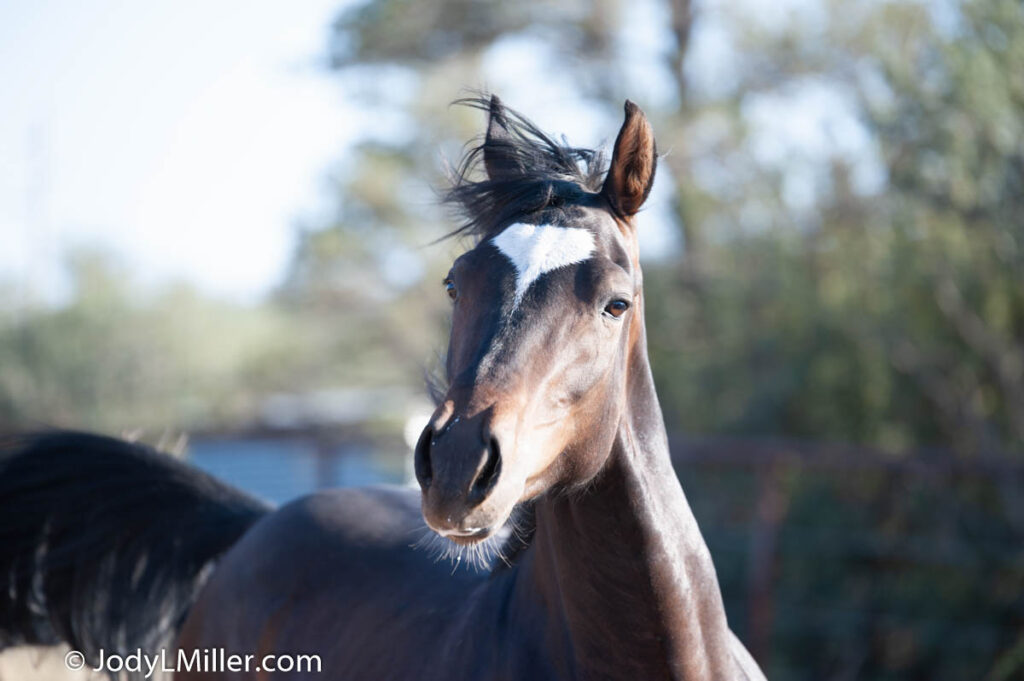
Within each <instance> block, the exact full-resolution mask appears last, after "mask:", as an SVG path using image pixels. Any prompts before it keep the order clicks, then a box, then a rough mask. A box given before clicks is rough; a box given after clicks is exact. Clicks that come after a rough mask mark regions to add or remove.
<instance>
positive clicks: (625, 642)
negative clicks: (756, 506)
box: [529, 316, 734, 680]
mask: <svg viewBox="0 0 1024 681" xmlns="http://www.w3.org/2000/svg"><path fill="white" fill-rule="evenodd" d="M634 324H639V325H640V326H639V333H638V338H637V340H636V341H635V342H634V343H633V346H632V350H631V357H630V365H629V386H628V399H627V407H626V413H625V415H624V417H623V419H622V422H621V424H620V426H619V429H618V432H617V434H616V437H615V441H614V444H613V446H612V449H611V452H610V454H609V456H608V460H607V464H606V466H605V468H604V469H603V470H602V472H601V473H600V474H599V476H598V477H597V479H596V480H595V481H594V483H593V484H592V485H591V486H589V487H588V488H587V490H586V491H585V492H581V493H576V494H562V495H549V496H548V497H546V498H544V499H542V500H540V501H538V502H537V505H536V513H537V532H536V535H535V538H534V543H533V553H534V555H533V556H532V557H531V558H532V560H530V561H529V566H530V569H531V571H532V572H533V575H532V576H533V577H534V579H533V580H531V586H532V587H533V588H536V589H538V590H539V591H540V594H541V598H542V601H543V604H544V608H545V610H546V612H547V615H548V616H549V618H551V619H552V620H553V621H554V622H556V626H557V629H558V630H560V631H563V634H564V638H563V642H564V644H567V645H568V646H569V647H570V648H571V655H570V658H571V659H572V660H573V662H572V664H573V667H574V668H573V670H571V671H572V673H573V675H577V676H579V677H582V678H629V679H634V680H635V679H661V678H664V679H687V680H690V679H720V678H730V677H732V676H733V674H734V672H733V667H732V661H731V657H730V654H729V650H728V642H729V636H730V634H729V631H728V625H727V623H726V618H725V611H724V609H723V606H722V599H721V594H720V592H719V588H718V580H717V577H716V576H715V570H714V566H713V565H712V562H711V558H710V555H709V553H708V550H707V546H706V545H705V543H704V540H703V538H702V537H701V534H700V531H699V530H698V528H697V522H696V520H695V518H694V517H693V513H692V512H691V511H690V507H689V504H688V503H687V501H686V497H685V496H684V495H683V490H682V488H681V487H680V485H679V481H678V480H677V478H676V476H675V473H674V472H673V469H672V465H671V461H670V459H669V451H668V439H667V436H666V433H665V426H664V422H663V420H662V416H661V409H660V407H659V405H658V399H657V395H656V394H655V390H654V381H653V379H652V377H651V372H650V366H649V364H648V361H647V350H646V341H645V335H644V331H643V322H642V316H641V317H638V318H637V319H636V320H635V321H634ZM562 627H564V630H563V629H562Z"/></svg>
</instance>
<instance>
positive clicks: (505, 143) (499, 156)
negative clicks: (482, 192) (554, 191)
mask: <svg viewBox="0 0 1024 681" xmlns="http://www.w3.org/2000/svg"><path fill="white" fill-rule="evenodd" d="M484 168H486V169H487V177H489V178H490V179H491V180H501V179H505V178H508V177H510V176H514V175H517V174H522V172H523V168H522V166H521V165H520V163H519V157H518V155H517V153H516V147H515V144H513V140H512V133H511V132H509V125H508V114H507V113H505V105H504V104H502V103H501V100H500V99H498V95H491V106H490V118H489V120H488V121H487V137H486V138H484Z"/></svg>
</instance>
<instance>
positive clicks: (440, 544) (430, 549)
mask: <svg viewBox="0 0 1024 681" xmlns="http://www.w3.org/2000/svg"><path fill="white" fill-rule="evenodd" d="M521 515H522V514H521V512H520V508H519V507H518V506H517V507H516V508H515V509H514V510H513V511H512V513H511V515H510V516H509V518H508V520H506V521H505V524H504V525H502V526H501V528H500V529H499V530H498V531H497V532H495V533H494V534H493V535H491V536H490V537H488V538H487V539H484V540H483V541H480V542H477V543H475V544H470V545H466V546H464V545H461V544H456V543H455V542H453V541H451V540H450V539H446V538H444V537H442V536H440V535H438V534H437V533H436V532H434V531H433V530H432V529H430V528H429V527H428V526H427V525H426V524H423V525H422V526H421V527H419V528H417V530H416V531H418V532H420V533H421V535H420V538H419V539H417V540H416V541H415V542H413V543H412V544H410V545H409V546H410V547H411V548H412V549H414V550H424V551H427V553H428V554H429V555H430V557H431V558H433V559H434V562H435V563H437V562H440V561H442V560H447V561H449V562H451V564H452V574H455V572H456V571H457V570H458V569H459V566H460V565H463V564H464V565H465V566H466V568H467V569H472V570H475V571H476V572H490V571H491V570H493V569H494V568H495V566H496V565H497V561H498V560H500V561H501V562H502V563H503V564H504V565H505V566H506V567H510V566H511V565H512V563H511V561H510V559H509V556H507V555H506V554H505V552H504V551H503V550H502V549H503V548H504V547H505V546H506V545H507V544H508V543H509V540H510V539H511V538H512V537H515V539H516V540H517V541H519V542H521V543H524V544H525V543H526V542H527V541H528V539H527V536H528V533H527V534H524V528H523V523H522V518H521ZM512 555H514V554H512Z"/></svg>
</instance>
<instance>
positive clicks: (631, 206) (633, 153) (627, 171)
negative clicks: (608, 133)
mask: <svg viewBox="0 0 1024 681" xmlns="http://www.w3.org/2000/svg"><path fill="white" fill-rule="evenodd" d="M657 164H658V153H657V149H656V148H655V145H654V130H653V129H652V128H651V124H650V123H649V122H648V121H647V116H645V115H644V112H643V111H641V110H640V107H638V106H637V105H636V104H634V103H633V102H631V101H629V100H628V99H627V100H626V120H625V122H623V124H622V129H621V130H619V136H618V137H617V138H616V140H615V150H614V151H613V152H612V162H611V165H610V166H609V167H608V176H607V177H606V178H605V181H604V186H603V187H602V188H601V193H602V194H604V196H605V198H607V199H608V201H609V203H611V204H612V207H613V208H615V210H616V211H617V212H618V213H619V214H620V215H622V216H623V217H627V218H628V217H630V216H632V215H635V214H636V212H637V211H638V210H640V206H642V205H643V204H644V201H646V200H647V195H648V194H650V193H651V185H653V184H654V169H655V167H656V166H657Z"/></svg>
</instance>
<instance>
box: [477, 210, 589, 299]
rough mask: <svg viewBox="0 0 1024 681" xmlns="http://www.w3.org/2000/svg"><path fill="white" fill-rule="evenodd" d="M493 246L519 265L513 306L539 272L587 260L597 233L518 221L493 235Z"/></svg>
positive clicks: (516, 265) (538, 275)
mask: <svg viewBox="0 0 1024 681" xmlns="http://www.w3.org/2000/svg"><path fill="white" fill-rule="evenodd" d="M493 241H494V245H495V246H497V247H498V250H499V251H501V252H502V254H503V255H504V256H505V257H506V258H508V259H509V260H511V261H512V264H513V265H514V266H515V268H516V295H515V299H514V300H513V302H512V309H515V308H516V307H518V306H519V303H520V301H522V299H523V295H524V294H525V293H526V291H527V289H529V288H530V284H532V283H533V282H535V281H536V280H537V278H538V277H540V275H542V274H544V273H545V272H550V271H551V270H556V269H558V268H559V267H565V266H566V265H573V264H576V263H578V262H583V261H584V260H586V259H588V258H589V257H590V255H591V254H592V253H593V252H594V235H593V234H592V233H591V232H590V231H589V230H586V229H580V228H578V227H556V226H555V225H530V224H526V223H523V222H517V223H516V224H514V225H511V226H509V227H508V228H506V229H505V231H503V232H502V233H501V234H499V235H498V236H496V237H494V239H493Z"/></svg>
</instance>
